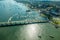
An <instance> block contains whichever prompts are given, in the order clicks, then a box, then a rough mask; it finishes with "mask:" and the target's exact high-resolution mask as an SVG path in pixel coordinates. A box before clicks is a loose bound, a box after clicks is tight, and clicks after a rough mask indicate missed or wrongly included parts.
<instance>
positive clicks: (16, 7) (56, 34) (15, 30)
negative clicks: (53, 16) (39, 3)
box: [0, 1, 60, 40]
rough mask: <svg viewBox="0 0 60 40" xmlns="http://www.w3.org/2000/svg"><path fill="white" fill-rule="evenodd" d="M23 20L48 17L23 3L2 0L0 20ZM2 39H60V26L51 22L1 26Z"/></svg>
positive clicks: (0, 34)
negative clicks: (57, 26) (56, 26)
mask: <svg viewBox="0 0 60 40" xmlns="http://www.w3.org/2000/svg"><path fill="white" fill-rule="evenodd" d="M26 10H31V12H26ZM22 20H23V21H25V20H29V21H32V20H39V21H41V20H42V21H45V20H48V19H47V18H45V17H42V16H40V14H39V12H37V11H32V9H30V8H28V7H26V6H25V5H24V4H22V3H17V2H9V1H8V2H7V1H0V22H9V21H22ZM27 22H28V21H27ZM32 22H33V21H32ZM0 40H60V28H58V29H56V28H55V26H54V25H53V24H51V23H49V22H48V23H35V24H28V25H18V26H6V27H0Z"/></svg>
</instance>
